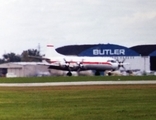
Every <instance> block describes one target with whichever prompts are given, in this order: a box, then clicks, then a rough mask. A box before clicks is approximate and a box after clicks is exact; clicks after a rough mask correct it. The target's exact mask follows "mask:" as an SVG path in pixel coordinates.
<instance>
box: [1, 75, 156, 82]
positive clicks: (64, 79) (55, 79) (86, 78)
mask: <svg viewBox="0 0 156 120" xmlns="http://www.w3.org/2000/svg"><path fill="white" fill-rule="evenodd" d="M118 79H120V80H121V81H125V80H156V76H78V77H68V76H67V77H63V76H60V77H30V78H0V83H33V82H37V83H40V82H71V81H112V80H113V81H117V80H118Z"/></svg>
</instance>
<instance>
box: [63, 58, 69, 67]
mask: <svg viewBox="0 0 156 120" xmlns="http://www.w3.org/2000/svg"><path fill="white" fill-rule="evenodd" d="M63 60H64V62H65V66H66V67H68V69H69V65H70V62H68V61H67V60H66V59H65V58H64V59H63Z"/></svg>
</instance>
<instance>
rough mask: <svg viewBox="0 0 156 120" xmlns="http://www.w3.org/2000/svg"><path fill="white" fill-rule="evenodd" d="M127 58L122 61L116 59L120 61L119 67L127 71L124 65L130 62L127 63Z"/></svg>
mask: <svg viewBox="0 0 156 120" xmlns="http://www.w3.org/2000/svg"><path fill="white" fill-rule="evenodd" d="M125 60H126V59H125V58H124V59H123V60H122V61H119V59H116V61H117V62H118V63H119V64H118V69H120V68H123V69H124V70H125V71H126V68H125V66H124V65H126V64H128V63H125Z"/></svg>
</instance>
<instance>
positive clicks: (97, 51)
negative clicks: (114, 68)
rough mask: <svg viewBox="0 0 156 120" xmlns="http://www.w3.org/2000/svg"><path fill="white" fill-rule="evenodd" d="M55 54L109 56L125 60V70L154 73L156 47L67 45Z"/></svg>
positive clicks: (155, 68) (58, 49)
mask: <svg viewBox="0 0 156 120" xmlns="http://www.w3.org/2000/svg"><path fill="white" fill-rule="evenodd" d="M56 51H57V52H59V53H61V54H64V55H77V56H93V57H96V56H101V57H105V56H109V57H113V58H115V59H118V60H120V61H123V60H124V59H125V62H126V63H129V65H126V66H125V68H126V69H127V70H140V71H144V72H145V71H156V45H139V46H134V47H130V48H127V47H125V46H121V45H116V44H91V45H90V44H87V45H68V46H63V47H59V48H57V49H56Z"/></svg>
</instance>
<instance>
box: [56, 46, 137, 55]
mask: <svg viewBox="0 0 156 120" xmlns="http://www.w3.org/2000/svg"><path fill="white" fill-rule="evenodd" d="M119 50H124V51H125V52H123V51H119ZM56 51H57V52H59V53H61V54H64V55H80V56H83V55H84V56H86V55H87V56H139V55H140V54H138V53H137V52H135V51H134V50H131V49H129V48H126V47H124V46H120V45H115V44H91V45H89V44H88V45H68V46H63V47H60V48H57V49H56ZM94 52H96V54H94ZM120 52H122V53H124V54H119V53H120ZM115 53H116V54H115Z"/></svg>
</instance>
